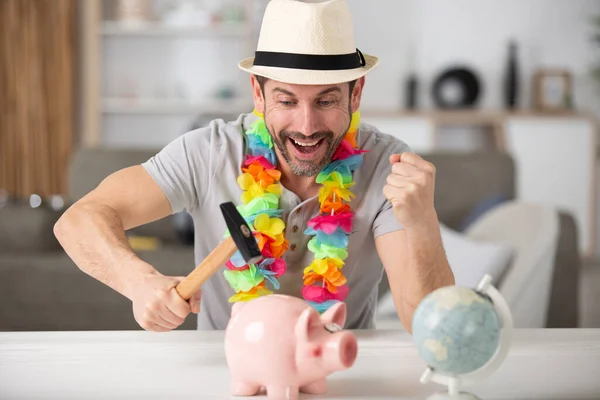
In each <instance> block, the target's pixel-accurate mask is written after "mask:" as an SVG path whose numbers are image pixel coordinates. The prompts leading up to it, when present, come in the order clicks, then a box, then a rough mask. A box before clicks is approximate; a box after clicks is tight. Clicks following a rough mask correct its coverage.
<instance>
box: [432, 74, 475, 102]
mask: <svg viewBox="0 0 600 400" xmlns="http://www.w3.org/2000/svg"><path fill="white" fill-rule="evenodd" d="M480 90H481V85H480V80H479V78H478V77H477V74H476V73H475V71H473V70H472V69H470V68H468V67H460V66H457V67H451V68H448V69H446V70H445V71H443V72H442V73H441V74H440V75H438V77H437V78H436V79H435V81H434V84H433V87H432V96H433V101H434V103H435V104H436V105H437V106H438V107H439V108H443V109H460V108H469V107H473V106H475V105H476V103H477V100H478V99H479V94H480Z"/></svg>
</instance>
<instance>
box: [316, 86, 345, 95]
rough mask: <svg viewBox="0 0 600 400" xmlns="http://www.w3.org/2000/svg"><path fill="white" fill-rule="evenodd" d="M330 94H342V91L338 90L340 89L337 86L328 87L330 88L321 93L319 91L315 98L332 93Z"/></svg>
mask: <svg viewBox="0 0 600 400" xmlns="http://www.w3.org/2000/svg"><path fill="white" fill-rule="evenodd" d="M332 92H339V93H342V89H340V88H339V87H337V86H334V87H330V88H327V89H325V90H322V91H320V92H319V94H317V96H323V95H326V94H328V93H332Z"/></svg>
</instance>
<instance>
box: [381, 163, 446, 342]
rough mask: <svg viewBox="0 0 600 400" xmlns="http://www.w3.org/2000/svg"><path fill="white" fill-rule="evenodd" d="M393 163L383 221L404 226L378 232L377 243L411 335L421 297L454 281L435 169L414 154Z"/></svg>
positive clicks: (384, 191) (398, 309)
mask: <svg viewBox="0 0 600 400" xmlns="http://www.w3.org/2000/svg"><path fill="white" fill-rule="evenodd" d="M390 164H391V171H390V174H389V175H388V176H387V179H386V185H385V186H384V187H383V194H384V196H385V197H386V199H387V200H388V201H389V203H388V205H387V206H386V212H385V213H383V214H382V215H381V216H380V217H379V219H381V218H395V219H396V220H397V221H398V222H399V223H400V224H401V225H402V228H403V229H394V230H393V231H391V232H389V233H385V234H382V235H378V236H377V237H376V239H375V245H376V248H377V252H378V254H379V258H380V259H381V262H382V264H383V265H384V268H385V270H386V273H387V275H388V280H389V283H390V290H391V292H392V297H393V298H394V304H395V305H396V310H397V312H398V317H399V318H400V321H401V322H402V324H403V325H404V327H405V329H406V330H407V331H408V332H410V333H412V317H413V314H414V311H415V309H416V308H417V306H418V305H419V303H420V302H421V300H422V299H423V298H424V297H425V296H426V295H427V294H429V293H431V292H432V291H434V290H435V289H438V288H440V287H442V286H448V285H453V284H454V274H453V273H452V270H451V268H450V266H449V265H448V260H447V259H446V254H445V251H444V248H443V244H442V238H441V233H440V227H439V223H438V218H437V213H436V211H435V208H434V205H433V198H434V186H435V167H434V166H433V164H431V163H429V162H427V161H425V160H424V159H423V158H421V157H419V156H418V155H417V154H415V153H411V152H405V153H402V154H394V155H392V156H390ZM390 205H391V210H392V211H393V215H391V214H392V213H390V212H389V211H390V208H389V207H390Z"/></svg>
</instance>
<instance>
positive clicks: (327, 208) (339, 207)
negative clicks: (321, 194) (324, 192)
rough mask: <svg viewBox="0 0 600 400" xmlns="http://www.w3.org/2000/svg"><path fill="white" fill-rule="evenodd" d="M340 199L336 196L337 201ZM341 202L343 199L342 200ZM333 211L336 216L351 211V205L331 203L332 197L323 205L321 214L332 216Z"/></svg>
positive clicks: (340, 202)
mask: <svg viewBox="0 0 600 400" xmlns="http://www.w3.org/2000/svg"><path fill="white" fill-rule="evenodd" d="M337 198H338V197H337V196H336V199H337ZM340 200H341V199H340ZM331 210H333V211H334V212H335V214H341V213H344V212H349V211H350V205H349V204H346V203H344V202H342V201H335V202H334V201H331V197H330V198H328V199H326V200H325V201H324V202H323V204H321V212H322V213H325V214H331Z"/></svg>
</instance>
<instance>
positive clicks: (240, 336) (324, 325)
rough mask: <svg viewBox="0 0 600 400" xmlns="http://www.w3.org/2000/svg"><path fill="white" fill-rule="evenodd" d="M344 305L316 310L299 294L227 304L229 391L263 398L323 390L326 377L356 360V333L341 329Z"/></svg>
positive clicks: (226, 347) (269, 296) (344, 315)
mask: <svg viewBox="0 0 600 400" xmlns="http://www.w3.org/2000/svg"><path fill="white" fill-rule="evenodd" d="M345 322H346V305H345V304H344V303H342V302H339V303H336V304H335V305H333V306H332V307H330V308H329V309H328V310H327V311H326V312H324V313H323V314H322V315H319V313H318V312H317V311H316V310H315V309H314V308H312V307H311V306H310V305H308V304H307V303H306V302H305V301H304V300H302V299H299V298H297V297H292V296H286V295H277V294H273V295H268V296H263V297H259V298H257V299H254V300H251V301H248V302H245V303H236V304H235V305H234V306H233V310H232V315H231V319H230V320H229V323H228V325H227V329H226V331H225V356H226V358H227V364H228V366H229V371H230V373H231V377H232V382H231V393H232V395H234V396H253V395H255V394H258V392H259V391H260V390H261V388H263V387H264V388H265V389H266V391H267V397H268V398H269V399H290V400H293V399H297V398H298V394H299V392H303V393H311V394H321V393H325V392H326V391H327V382H326V377H327V376H328V375H330V374H331V373H333V372H335V371H340V370H344V369H347V368H350V367H351V366H352V365H353V364H354V361H355V360H356V355H357V351H358V346H357V342H356V337H355V336H354V334H353V333H352V332H350V331H347V330H343V329H342V327H343V326H344V323H345Z"/></svg>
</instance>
